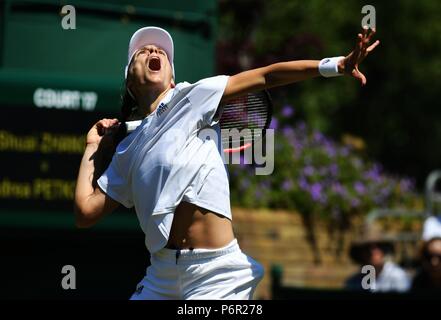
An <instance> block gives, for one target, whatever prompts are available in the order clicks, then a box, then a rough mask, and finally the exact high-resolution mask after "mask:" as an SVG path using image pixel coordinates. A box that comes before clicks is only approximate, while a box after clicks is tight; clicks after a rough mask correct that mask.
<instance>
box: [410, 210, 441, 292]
mask: <svg viewBox="0 0 441 320" xmlns="http://www.w3.org/2000/svg"><path fill="white" fill-rule="evenodd" d="M422 240H423V245H422V248H421V252H420V259H419V260H420V267H419V269H418V271H417V272H416V274H415V277H414V279H413V282H412V291H414V292H421V291H438V290H441V217H435V216H432V217H429V218H428V219H427V220H426V221H425V223H424V227H423V236H422Z"/></svg>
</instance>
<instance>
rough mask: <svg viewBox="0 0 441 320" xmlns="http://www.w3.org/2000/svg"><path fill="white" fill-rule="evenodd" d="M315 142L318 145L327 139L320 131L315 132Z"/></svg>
mask: <svg viewBox="0 0 441 320" xmlns="http://www.w3.org/2000/svg"><path fill="white" fill-rule="evenodd" d="M313 139H314V142H316V143H319V144H321V143H324V142H325V141H326V137H325V136H324V135H323V134H322V133H321V132H319V131H314V135H313Z"/></svg>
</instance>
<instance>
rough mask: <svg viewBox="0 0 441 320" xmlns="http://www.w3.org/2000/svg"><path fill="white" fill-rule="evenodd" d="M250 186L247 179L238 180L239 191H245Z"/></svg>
mask: <svg viewBox="0 0 441 320" xmlns="http://www.w3.org/2000/svg"><path fill="white" fill-rule="evenodd" d="M250 185H251V183H250V180H248V179H242V180H240V189H241V190H242V191H245V190H247V189H248V187H249V186H250Z"/></svg>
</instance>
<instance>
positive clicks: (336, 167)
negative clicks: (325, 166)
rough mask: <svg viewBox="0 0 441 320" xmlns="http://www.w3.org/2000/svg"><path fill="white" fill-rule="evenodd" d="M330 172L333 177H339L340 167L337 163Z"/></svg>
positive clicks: (330, 167) (330, 168) (332, 165)
mask: <svg viewBox="0 0 441 320" xmlns="http://www.w3.org/2000/svg"><path fill="white" fill-rule="evenodd" d="M329 172H330V173H331V175H332V176H334V177H335V176H337V175H338V165H337V164H336V163H333V164H331V165H330V166H329Z"/></svg>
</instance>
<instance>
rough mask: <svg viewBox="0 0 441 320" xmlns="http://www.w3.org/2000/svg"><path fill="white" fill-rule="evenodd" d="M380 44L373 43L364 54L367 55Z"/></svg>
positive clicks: (378, 41)
mask: <svg viewBox="0 0 441 320" xmlns="http://www.w3.org/2000/svg"><path fill="white" fill-rule="evenodd" d="M379 44H380V40H377V41H375V42H374V43H373V44H372V45H371V46H369V47H368V48H367V49H366V52H367V53H369V52H371V51H372V50H374V49H375V48H376V47H377V46H378V45H379Z"/></svg>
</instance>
